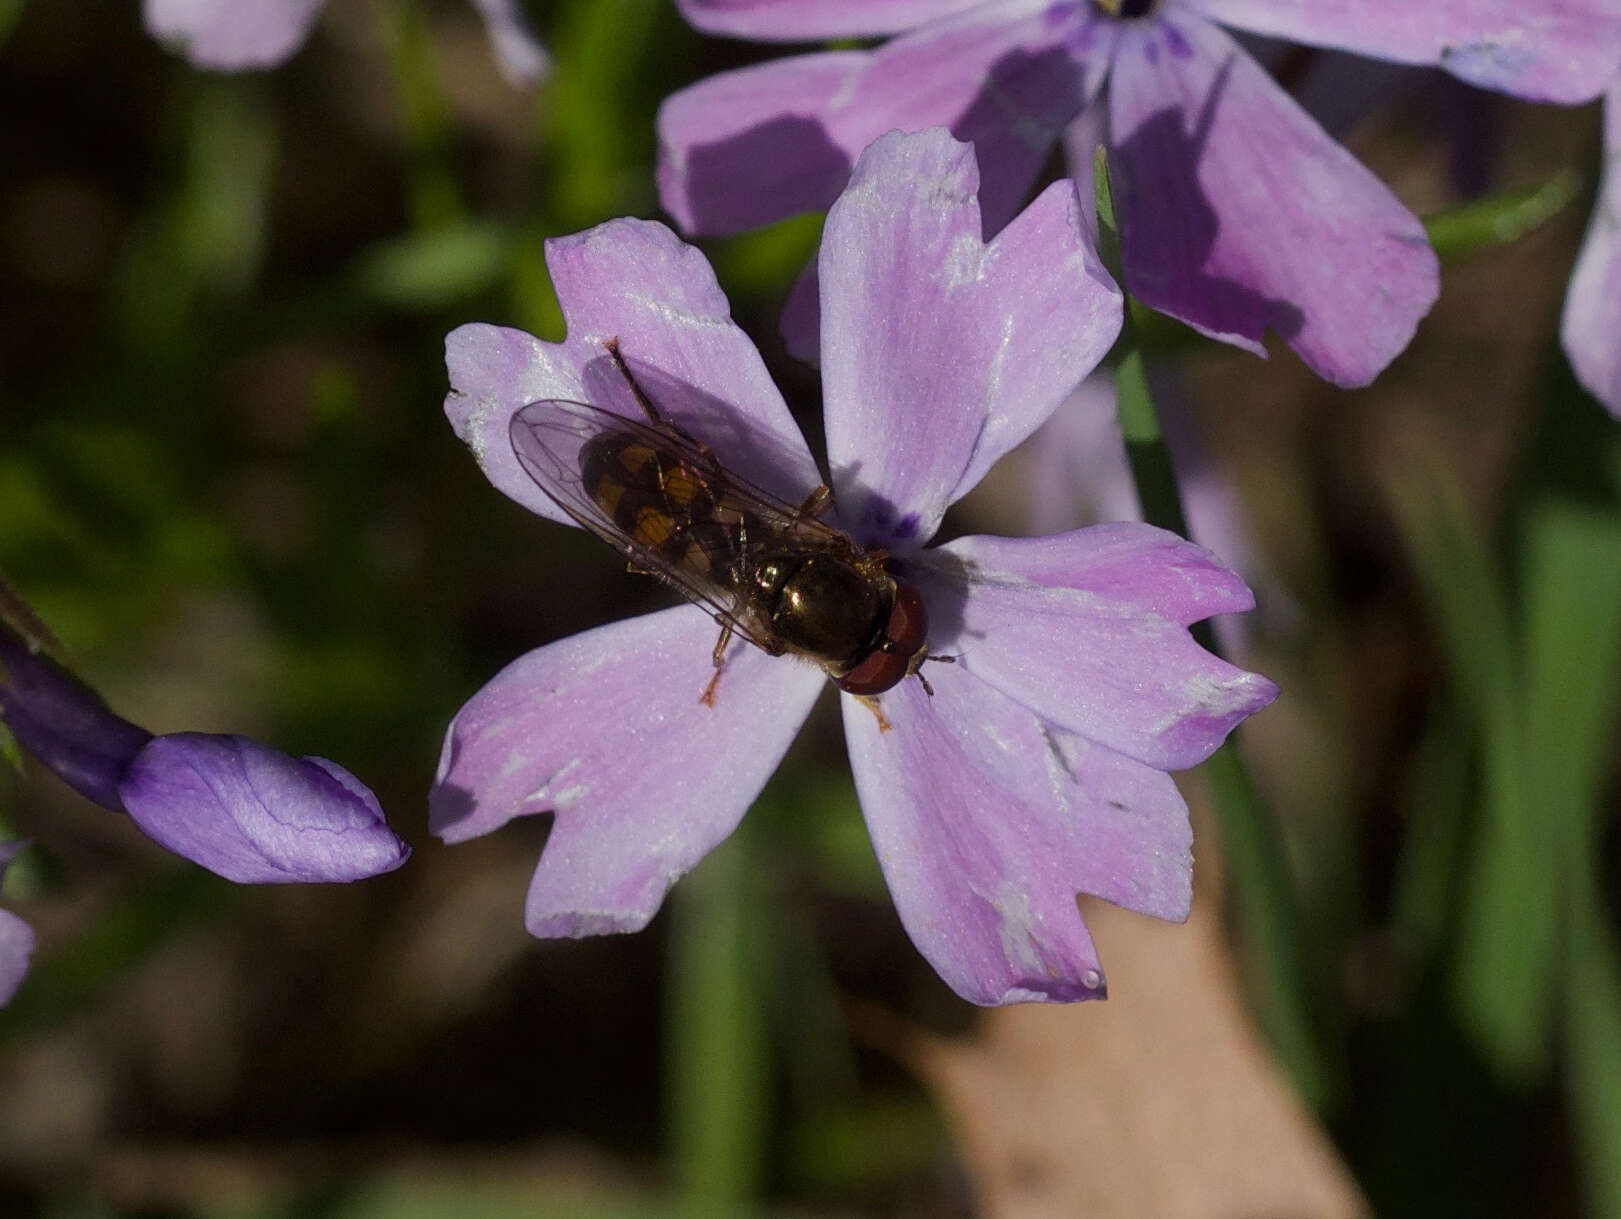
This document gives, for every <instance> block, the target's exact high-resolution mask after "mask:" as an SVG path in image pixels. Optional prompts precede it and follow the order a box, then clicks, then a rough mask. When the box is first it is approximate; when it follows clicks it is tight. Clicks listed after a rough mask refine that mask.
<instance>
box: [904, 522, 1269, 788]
mask: <svg viewBox="0 0 1621 1219" xmlns="http://www.w3.org/2000/svg"><path fill="white" fill-rule="evenodd" d="M1099 531H1101V534H1102V536H1101V537H1100V538H1099V539H1097V541H1096V542H1094V540H1093V539H1092V538H1091V537H1090V536H1089V535H1091V534H1093V533H1097V532H1099ZM971 559H972V560H977V562H975V563H973V565H970V564H969V560H971ZM1004 560H1005V561H1006V562H1007V563H1008V564H1009V566H1010V568H1011V570H1009V569H998V568H997V567H995V566H993V564H995V563H997V562H1000V561H1004ZM908 570H909V572H910V573H911V574H912V575H913V577H914V579H915V580H916V582H917V584H918V587H919V591H921V592H922V593H923V596H924V598H925V600H926V601H927V603H928V607H929V618H930V623H931V634H930V637H929V643H930V646H931V647H932V648H935V649H938V650H940V651H943V652H947V653H950V654H952V655H955V656H956V657H957V666H958V667H959V668H962V669H963V670H965V671H967V672H969V673H972V674H974V675H975V676H977V677H979V678H981V679H982V680H984V681H986V682H988V683H990V684H991V685H993V686H995V687H996V688H997V689H998V690H1001V691H1002V692H1003V693H1004V694H1007V695H1009V696H1010V697H1012V698H1013V699H1015V700H1017V701H1018V702H1020V703H1022V704H1024V705H1025V706H1026V707H1028V708H1030V709H1031V710H1032V711H1034V712H1035V713H1036V714H1038V715H1040V716H1041V717H1042V718H1043V719H1047V720H1050V721H1052V722H1053V723H1055V724H1057V725H1059V726H1060V727H1063V728H1066V729H1068V730H1070V731H1072V732H1076V733H1078V734H1080V735H1081V736H1084V737H1086V738H1087V739H1088V740H1090V741H1095V742H1097V743H1099V744H1101V745H1105V746H1107V747H1108V748H1110V749H1113V750H1115V751H1117V752H1119V753H1123V754H1125V755H1126V756H1127V757H1131V758H1135V759H1137V760H1138V761H1140V762H1144V763H1147V764H1148V765H1150V766H1153V767H1156V768H1159V769H1163V770H1181V769H1184V768H1186V767H1189V766H1196V765H1198V764H1199V763H1200V762H1202V761H1204V760H1205V759H1206V758H1207V757H1209V756H1210V754H1211V753H1213V752H1214V751H1215V750H1216V748H1217V746H1219V745H1220V744H1221V742H1222V741H1223V740H1224V739H1226V736H1227V734H1228V733H1229V732H1231V731H1232V729H1233V728H1234V726H1235V725H1237V724H1238V723H1239V721H1241V720H1243V719H1244V718H1245V717H1246V716H1249V715H1252V714H1254V713H1255V712H1256V711H1259V710H1260V709H1261V708H1262V707H1264V706H1266V705H1267V704H1268V703H1270V702H1271V701H1272V700H1273V699H1274V698H1276V697H1277V693H1278V690H1277V687H1276V686H1274V685H1273V684H1272V683H1271V682H1270V681H1268V680H1267V679H1266V678H1264V677H1261V676H1259V675H1258V674H1254V673H1247V672H1245V671H1244V670H1242V669H1239V668H1236V667H1234V666H1233V665H1230V664H1228V663H1227V662H1226V661H1224V660H1221V659H1220V658H1218V657H1216V656H1212V655H1211V654H1210V653H1209V652H1206V651H1205V650H1204V649H1203V648H1201V647H1200V646H1199V645H1198V644H1197V643H1195V642H1194V640H1193V637H1192V636H1191V635H1190V634H1189V633H1188V631H1187V629H1186V628H1185V627H1184V626H1183V625H1182V619H1184V618H1187V617H1200V616H1203V615H1204V614H1207V613H1215V612H1223V611H1225V610H1232V609H1246V608H1248V607H1249V604H1250V599H1249V595H1248V591H1247V590H1245V589H1243V587H1242V585H1240V584H1238V583H1237V582H1236V580H1235V578H1234V577H1233V576H1232V574H1231V573H1230V572H1227V571H1226V570H1225V569H1223V568H1221V566H1220V565H1219V564H1217V563H1215V562H1214V560H1212V559H1211V557H1210V556H1209V555H1208V554H1207V553H1206V552H1204V551H1201V550H1200V549H1199V548H1198V547H1196V546H1193V545H1191V544H1189V543H1185V542H1183V543H1180V544H1179V545H1178V544H1177V543H1176V542H1175V541H1174V540H1172V539H1171V538H1170V535H1167V534H1164V533H1163V532H1162V531H1160V530H1157V529H1154V528H1153V527H1152V526H1149V525H1141V524H1134V523H1122V524H1116V525H1112V526H1099V527H1096V528H1095V529H1089V530H1078V531H1076V532H1075V533H1071V534H1060V535H1058V536H1057V537H1055V538H1037V539H1030V540H1016V539H996V538H966V539H962V540H960V541H959V542H956V543H953V544H952V545H950V546H947V547H942V548H940V549H939V550H935V551H930V552H928V553H927V554H925V555H922V556H919V557H918V558H917V559H916V560H914V561H913V563H912V564H911V565H910V566H909V568H908ZM1049 582H1050V583H1049ZM1072 582H1073V583H1072ZM930 680H931V681H933V680H934V678H933V675H932V673H931V675H930Z"/></svg>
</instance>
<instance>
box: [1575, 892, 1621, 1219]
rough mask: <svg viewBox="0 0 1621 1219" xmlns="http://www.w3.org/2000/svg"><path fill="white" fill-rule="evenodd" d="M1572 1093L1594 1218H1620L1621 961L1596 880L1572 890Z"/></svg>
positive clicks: (1577, 1134) (1590, 1210)
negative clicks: (1595, 883)
mask: <svg viewBox="0 0 1621 1219" xmlns="http://www.w3.org/2000/svg"><path fill="white" fill-rule="evenodd" d="M1570 893H1571V902H1570V905H1571V908H1572V917H1571V927H1570V934H1569V935H1568V937H1567V939H1566V944H1567V948H1568V952H1567V964H1566V985H1565V1004H1566V1020H1565V1040H1566V1043H1567V1063H1566V1072H1567V1075H1566V1086H1567V1087H1568V1088H1569V1090H1570V1099H1571V1116H1572V1118H1573V1120H1574V1124H1575V1127H1576V1144H1577V1147H1578V1148H1579V1149H1580V1153H1581V1157H1582V1162H1583V1167H1584V1168H1585V1169H1586V1185H1587V1194H1588V1213H1589V1214H1591V1215H1593V1216H1595V1219H1621V955H1618V953H1617V946H1616V943H1615V939H1614V937H1613V936H1612V935H1611V934H1610V933H1609V930H1608V929H1607V927H1606V926H1605V923H1604V912H1603V910H1602V909H1601V907H1600V904H1599V902H1598V901H1597V894H1596V893H1595V892H1594V887H1593V884H1592V880H1591V874H1590V873H1589V872H1586V871H1583V872H1582V873H1581V874H1580V875H1578V876H1577V877H1576V878H1575V881H1574V883H1573V884H1572V885H1571V886H1570Z"/></svg>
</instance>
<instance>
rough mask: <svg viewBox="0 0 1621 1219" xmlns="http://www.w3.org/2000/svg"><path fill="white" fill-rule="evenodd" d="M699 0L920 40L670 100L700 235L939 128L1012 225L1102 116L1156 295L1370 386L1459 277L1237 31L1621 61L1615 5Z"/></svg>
mask: <svg viewBox="0 0 1621 1219" xmlns="http://www.w3.org/2000/svg"><path fill="white" fill-rule="evenodd" d="M679 3H680V7H681V9H682V11H683V12H684V13H685V14H686V15H687V17H688V19H689V20H690V21H691V22H692V23H693V24H694V25H697V26H699V27H700V28H702V29H706V30H710V31H713V32H716V33H728V34H734V35H737V36H740V37H746V38H755V39H761V40H768V41H769V40H794V39H804V38H811V37H822V38H825V37H847V36H868V35H880V34H894V35H896V37H894V38H892V39H891V40H890V41H888V42H886V43H884V44H883V45H882V46H880V47H878V48H877V49H876V50H871V51H865V50H856V51H830V52H818V53H814V54H809V55H796V56H792V57H789V58H786V59H780V60H776V61H773V62H769V63H764V64H760V65H757V66H754V67H749V68H744V69H740V70H738V71H734V72H728V73H723V74H721V75H719V76H714V77H711V78H709V79H708V80H705V81H701V82H699V83H698V84H696V85H694V86H692V87H690V88H687V89H683V90H681V91H680V92H678V93H676V94H674V95H672V96H671V97H670V98H668V99H667V100H666V102H665V104H664V106H663V108H662V110H661V111H660V115H659V139H660V167H659V189H660V195H661V198H662V200H663V202H664V206H665V207H666V208H667V209H668V210H669V212H670V214H671V215H673V216H674V217H675V218H676V219H677V221H678V222H679V223H680V224H681V225H682V227H683V228H684V229H685V230H686V231H688V232H689V233H701V234H707V233H727V232H735V231H737V230H740V229H745V228H750V227H753V226H755V225H759V224H764V223H767V222H770V221H773V220H778V219H781V218H783V217H785V216H789V215H792V214H794V213H795V212H802V211H808V210H813V209H818V208H824V207H826V206H827V205H828V204H829V203H831V202H832V201H833V199H834V198H835V197H836V196H837V195H838V192H839V190H840V189H841V188H842V186H843V184H844V181H845V179H846V177H847V175H848V173H849V168H850V166H851V165H852V164H853V163H854V160H855V158H856V156H857V155H858V154H859V153H860V151H861V149H862V148H864V147H865V146H866V145H867V144H868V143H869V142H870V141H872V140H873V139H875V138H877V137H878V136H879V135H881V134H883V133H884V132H886V131H890V130H894V129H899V130H903V131H904V130H917V129H920V128H923V127H930V126H935V125H944V126H948V127H950V128H951V130H952V131H953V132H954V133H955V134H956V135H958V136H959V137H961V138H963V139H966V140H972V141H973V142H974V145H975V148H976V149H977V151H978V154H979V158H980V167H981V172H982V174H983V176H984V187H983V190H982V200H981V201H982V204H983V206H984V209H985V224H986V232H987V233H994V232H996V231H997V230H998V229H999V228H1000V227H1001V226H1002V224H1004V223H1005V222H1006V221H1007V219H1008V218H1009V217H1010V216H1011V215H1012V214H1013V211H1014V210H1015V209H1016V208H1017V206H1018V204H1019V201H1020V200H1021V199H1023V198H1024V196H1025V194H1026V192H1027V191H1028V190H1029V189H1030V186H1031V184H1032V183H1033V182H1034V181H1035V179H1036V176H1037V174H1038V173H1039V172H1040V170H1041V167H1042V166H1043V165H1044V164H1045V162H1046V160H1047V157H1048V155H1049V153H1050V151H1051V149H1052V148H1053V146H1054V144H1055V142H1056V141H1057V140H1058V139H1059V138H1060V136H1061V135H1062V134H1063V133H1064V131H1065V128H1066V127H1067V126H1069V125H1070V124H1071V123H1073V122H1078V123H1079V124H1080V131H1081V133H1082V137H1083V138H1081V139H1080V140H1079V141H1078V142H1080V143H1082V144H1084V145H1085V146H1086V148H1087V149H1088V150H1090V149H1091V148H1093V147H1095V146H1096V145H1097V144H1098V143H1100V142H1101V143H1105V144H1106V145H1107V146H1108V149H1109V153H1110V165H1111V167H1112V170H1113V172H1114V175H1115V180H1114V187H1115V193H1116V196H1117V202H1118V215H1119V217H1120V224H1121V240H1122V245H1123V250H1122V259H1123V269H1124V275H1125V279H1126V287H1127V289H1128V290H1129V291H1130V292H1131V293H1132V295H1134V296H1135V297H1137V298H1138V299H1139V300H1141V301H1143V302H1144V303H1145V304H1147V305H1150V306H1152V307H1153V308H1155V309H1158V310H1160V311H1161V312H1164V313H1168V314H1170V315H1171V316H1173V317H1177V318H1179V319H1181V320H1182V321H1184V322H1186V323H1187V324H1188V325H1190V326H1192V327H1194V328H1195V329H1197V330H1199V331H1201V332H1203V333H1205V334H1207V335H1210V336H1211V337H1213V338H1216V339H1220V340H1222V341H1224V342H1228V343H1233V344H1235V345H1237V346H1240V347H1243V348H1246V349H1248V350H1251V351H1254V352H1256V353H1257V354H1264V349H1263V347H1262V339H1263V337H1264V335H1265V333H1266V332H1267V331H1268V330H1272V331H1275V332H1277V333H1278V334H1279V335H1280V336H1281V337H1282V338H1283V339H1284V340H1285V341H1286V342H1288V344H1289V345H1290V346H1291V347H1292V348H1294V350H1295V351H1296V352H1298V353H1299V355H1300V356H1301V358H1302V359H1304V360H1305V361H1306V363H1307V364H1309V365H1310V366H1311V367H1312V368H1313V369H1314V370H1315V371H1316V372H1318V373H1319V374H1320V375H1321V376H1323V377H1325V378H1327V379H1328V380H1330V381H1333V382H1335V383H1336V384H1339V385H1346V386H1356V385H1365V384H1367V383H1368V382H1369V381H1371V380H1372V379H1373V378H1374V377H1375V376H1376V375H1378V373H1379V372H1380V371H1381V370H1382V369H1383V368H1384V367H1385V365H1386V364H1388V363H1389V362H1390V360H1391V359H1393V358H1394V357H1395V356H1396V354H1397V353H1398V352H1400V351H1401V350H1402V349H1403V348H1404V347H1405V346H1406V345H1407V343H1408V341H1409V340H1410V339H1411V338H1412V335H1413V332H1414V330H1415V328H1416V326H1417V324H1418V320H1419V318H1421V317H1422V316H1423V315H1424V314H1425V313H1426V312H1427V311H1428V310H1429V308H1430V306H1431V304H1433V303H1434V300H1435V297H1436V294H1437V291H1438V271H1437V265H1436V260H1435V256H1434V253H1433V252H1432V251H1431V250H1430V248H1429V244H1428V242H1427V240H1426V238H1425V234H1424V229H1423V226H1422V225H1421V224H1420V223H1419V221H1418V219H1417V218H1416V217H1415V216H1414V215H1413V214H1412V213H1411V212H1409V211H1408V210H1407V208H1405V207H1404V206H1402V204H1401V203H1400V202H1398V201H1397V199H1396V198H1395V196H1394V195H1392V194H1391V193H1390V191H1389V190H1387V189H1386V188H1385V186H1384V185H1383V184H1382V183H1381V182H1380V181H1379V180H1378V179H1377V178H1375V177H1374V176H1373V175H1372V174H1371V173H1369V172H1368V170H1367V169H1365V168H1364V167H1363V166H1362V165H1361V164H1360V163H1359V162H1358V161H1357V160H1356V159H1355V158H1354V157H1352V156H1351V154H1350V153H1348V152H1347V151H1346V150H1345V149H1344V148H1342V147H1341V146H1340V145H1339V144H1338V143H1337V142H1335V140H1333V139H1332V138H1331V137H1330V136H1329V135H1328V134H1327V133H1326V132H1325V131H1324V130H1323V129H1322V128H1321V127H1320V126H1319V125H1318V124H1317V122H1315V121H1314V120H1313V119H1312V118H1311V117H1310V116H1309V115H1308V114H1307V113H1306V112H1305V111H1304V110H1303V109H1302V108H1301V107H1300V106H1299V105H1298V104H1297V103H1296V102H1295V101H1294V100H1293V99H1291V98H1290V97H1289V96H1288V94H1286V93H1285V92H1284V91H1283V90H1282V89H1281V88H1280V87H1279V86H1278V85H1277V84H1276V83H1275V82H1274V81H1273V80H1272V78H1271V77H1270V76H1268V75H1267V74H1266V72H1265V71H1263V70H1262V69H1261V68H1260V67H1259V66H1258V65H1257V64H1256V63H1255V61H1254V60H1252V59H1251V58H1250V56H1249V55H1248V54H1246V53H1245V52H1244V51H1243V50H1242V49H1241V48H1240V47H1239V46H1238V45H1237V44H1236V43H1235V42H1233V40H1232V39H1231V38H1230V37H1229V35H1228V34H1227V33H1226V32H1225V31H1224V29H1223V28H1222V27H1223V26H1232V27H1234V28H1236V29H1239V30H1247V31H1250V32H1254V33H1259V34H1265V35H1269V36H1272V37H1277V38H1286V39H1290V40H1292V41H1295V42H1301V43H1306V44H1309V45H1313V46H1325V47H1339V48H1344V49H1347V50H1351V51H1355V52H1357V53H1359V54H1362V55H1367V56H1371V57H1374V58H1378V59H1383V60H1388V61H1391V62H1395V63H1403V64H1427V65H1435V66H1439V67H1441V68H1444V69H1446V70H1447V71H1449V72H1451V73H1453V74H1454V75H1456V76H1458V77H1461V78H1462V79H1464V80H1466V81H1469V82H1470V83H1472V84H1476V85H1480V86H1483V87H1486V88H1492V89H1499V90H1502V91H1504V92H1507V93H1512V94H1515V95H1517V96H1520V97H1526V98H1532V99H1538V100H1545V101H1557V102H1577V101H1584V100H1587V99H1589V98H1592V97H1593V96H1595V95H1596V94H1597V93H1598V92H1599V91H1600V90H1601V89H1602V88H1603V87H1604V85H1605V83H1606V81H1607V80H1608V78H1609V77H1610V76H1611V75H1612V74H1613V73H1614V71H1615V65H1616V64H1617V63H1618V62H1621V13H1618V11H1617V9H1616V7H1615V4H1614V3H1613V0H1540V2H1538V3H1526V0H1434V2H1430V3H1392V2H1390V0H985V2H982V3H971V2H969V0H875V2H873V3H857V2H855V0H679ZM1071 142H1072V143H1075V142H1077V141H1075V140H1072V141H1071ZM1087 160H1088V162H1089V160H1090V157H1089V155H1088V157H1087ZM794 303H795V306H796V307H795V309H794V310H793V311H792V312H790V313H789V315H788V316H787V318H786V320H785V329H786V330H787V334H788V338H789V342H790V345H791V346H793V347H794V348H795V349H796V350H799V351H804V350H806V349H807V332H806V326H805V319H806V317H807V316H808V315H809V314H811V313H812V310H811V309H810V308H809V307H808V306H809V305H811V304H814V297H813V296H811V297H807V295H806V294H803V293H802V294H801V295H800V296H799V297H797V298H796V300H795V302H794ZM811 333H813V331H812V332H811Z"/></svg>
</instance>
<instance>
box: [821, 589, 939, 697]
mask: <svg viewBox="0 0 1621 1219" xmlns="http://www.w3.org/2000/svg"><path fill="white" fill-rule="evenodd" d="M928 634H929V613H928V611H927V610H926V609H924V608H923V598H921V597H919V596H918V595H917V590H916V589H914V588H913V587H912V586H911V585H910V584H896V585H895V603H894V605H892V606H891V607H890V610H889V622H888V624H886V625H885V627H884V639H883V642H882V643H881V644H879V646H878V647H877V648H876V649H875V650H874V651H872V652H871V653H869V654H868V655H867V656H865V657H863V658H862V660H861V662H860V663H859V664H857V665H856V666H855V668H853V669H851V670H850V671H849V672H848V673H846V674H845V675H844V676H843V677H841V678H839V679H838V685H839V689H841V690H846V691H848V692H849V693H851V694H882V693H883V692H884V691H885V690H891V689H894V688H895V687H896V686H898V685H900V683H901V682H902V681H904V680H905V679H906V678H907V677H908V676H909V675H910V674H912V673H915V672H917V667H918V665H919V664H920V663H921V661H922V655H923V651H924V649H925V648H926V647H927V644H926V642H925V641H926V640H927V638H928Z"/></svg>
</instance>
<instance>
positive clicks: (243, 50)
mask: <svg viewBox="0 0 1621 1219" xmlns="http://www.w3.org/2000/svg"><path fill="white" fill-rule="evenodd" d="M321 4H322V0H144V3H143V5H142V9H143V14H144V16H145V19H146V28H147V30H148V32H149V33H151V35H152V36H153V37H154V38H157V39H159V40H160V41H162V42H166V43H170V44H172V45H173V46H174V47H175V49H177V50H178V51H179V52H180V53H181V54H183V55H184V56H185V57H186V58H187V59H189V60H191V62H192V63H194V64H196V65H197V66H198V67H199V68H213V69H216V70H218V71H224V72H233V71H238V70H240V69H243V68H266V67H270V66H272V65H274V64H279V63H280V62H281V61H282V60H284V59H286V58H287V57H288V56H289V55H291V54H292V53H293V52H294V51H296V50H298V48H299V47H301V46H302V45H303V44H304V39H305V38H307V37H308V36H309V32H310V26H311V25H313V24H314V22H315V14H316V13H317V12H319V11H320V8H321Z"/></svg>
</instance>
